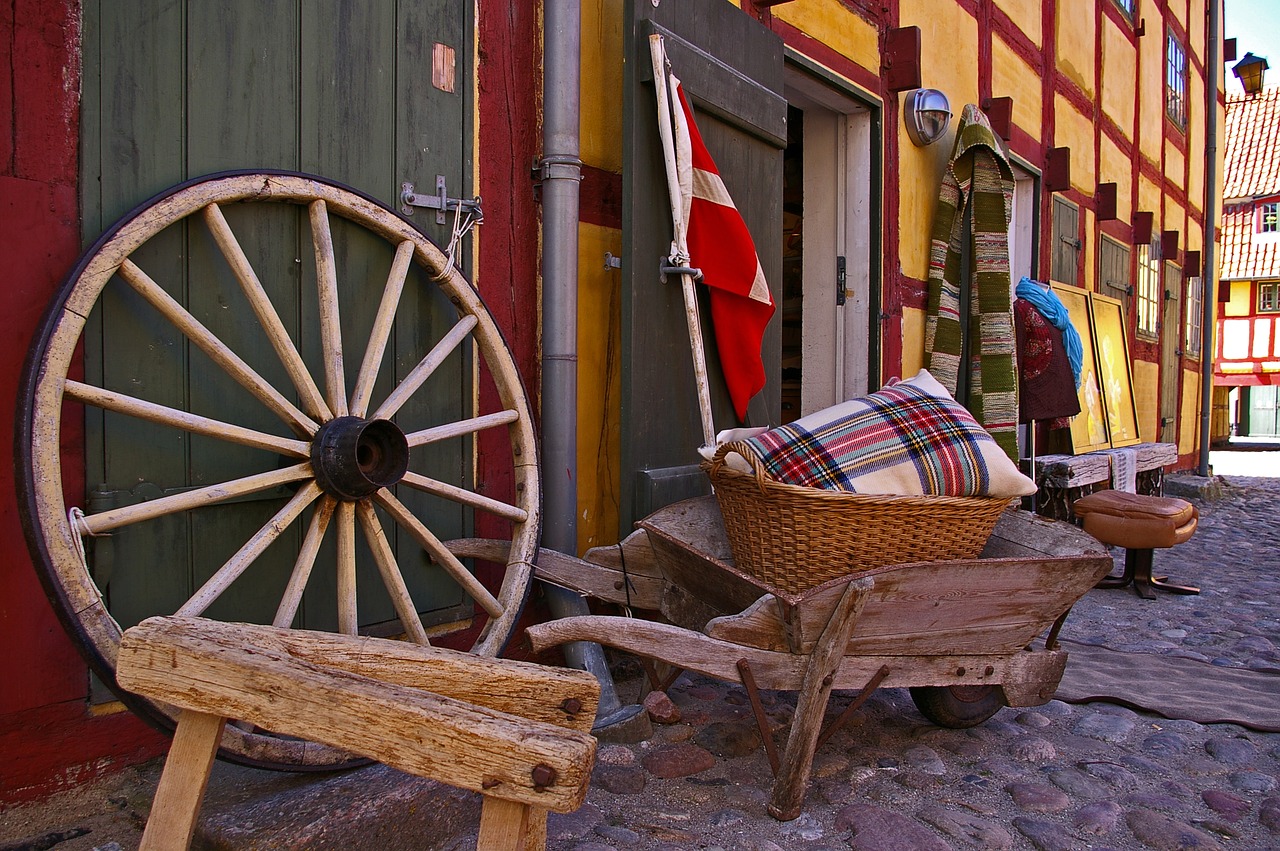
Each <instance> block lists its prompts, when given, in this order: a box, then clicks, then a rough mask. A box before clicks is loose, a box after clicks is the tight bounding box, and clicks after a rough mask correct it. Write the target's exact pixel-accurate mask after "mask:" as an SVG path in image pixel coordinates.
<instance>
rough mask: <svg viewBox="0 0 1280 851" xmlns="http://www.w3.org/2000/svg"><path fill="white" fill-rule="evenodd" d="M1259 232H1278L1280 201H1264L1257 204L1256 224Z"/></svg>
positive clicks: (1279, 227) (1279, 228) (1271, 233)
mask: <svg viewBox="0 0 1280 851" xmlns="http://www.w3.org/2000/svg"><path fill="white" fill-rule="evenodd" d="M1256 230H1257V232H1258V233H1261V234H1268V235H1274V234H1280V201H1264V202H1263V203H1261V204H1259V205H1258V224H1257V228H1256Z"/></svg>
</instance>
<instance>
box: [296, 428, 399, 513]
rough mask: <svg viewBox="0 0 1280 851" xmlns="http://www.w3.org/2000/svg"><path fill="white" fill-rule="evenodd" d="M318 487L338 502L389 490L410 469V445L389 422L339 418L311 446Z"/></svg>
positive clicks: (317, 434) (319, 434)
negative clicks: (381, 489)
mask: <svg viewBox="0 0 1280 851" xmlns="http://www.w3.org/2000/svg"><path fill="white" fill-rule="evenodd" d="M311 467H312V469H313V470H314V472H315V476H316V484H318V485H320V487H321V488H322V489H324V491H325V493H328V494H331V495H332V496H336V497H337V498H339V499H345V500H357V499H364V498H365V497H368V496H371V495H372V494H374V493H375V492H376V491H377V490H378V489H379V488H389V487H391V486H392V485H394V484H395V483H396V482H398V481H400V479H401V478H403V477H404V474H405V471H406V470H408V469H409V441H408V440H407V439H405V436H404V432H402V431H401V430H400V428H399V426H397V425H396V424H395V423H393V422H391V421H390V420H366V419H363V418H361V417H337V418H335V419H332V420H329V422H327V423H325V424H324V425H322V426H321V427H320V430H319V431H318V432H316V436H315V439H314V440H313V441H312V443H311Z"/></svg>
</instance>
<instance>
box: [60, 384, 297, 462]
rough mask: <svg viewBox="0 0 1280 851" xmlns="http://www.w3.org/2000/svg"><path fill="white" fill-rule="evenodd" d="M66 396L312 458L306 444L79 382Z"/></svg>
mask: <svg viewBox="0 0 1280 851" xmlns="http://www.w3.org/2000/svg"><path fill="white" fill-rule="evenodd" d="M63 392H64V393H65V394H66V396H67V397H68V398H70V399H75V400H76V401H77V402H83V403H85V404H86V405H95V406H97V407H99V408H105V409H107V410H108V411H115V412H116V413H118V414H127V415H128V416H131V417H137V418H139V419H142V420H146V421H147V422H152V423H159V424H161V425H167V426H173V427H174V428H179V429H182V430H183V431H189V432H192V433H194V434H203V435H205V436H207V437H216V438H220V439H222V440H228V441H231V442H232V443H241V444H244V445H245V446H254V447H257V448H258V449H269V450H271V451H273V452H281V453H284V454H285V455H295V456H297V457H299V458H306V457H308V456H309V455H310V454H311V445H310V444H309V443H306V442H305V441H301V440H293V439H292V438H288V437H277V436H276V435H274V434H266V433H264V432H260V431H254V430H253V429H249V428H244V427H242V426H238V425H232V424H231V423H224V422H222V421H221V420H215V419H211V418H209V417H202V416H200V415H199V414H190V413H187V412H186V411H179V410H177V409H176V408H170V407H168V406H165V405H157V404H156V403H154V402H148V401H146V400H144V399H137V398H134V397H133V396H126V395H125V394H123V393H116V392H114V391H112V390H104V389H102V388H101V387H94V386H93V385H91V384H83V383H81V382H79V381H72V380H70V379H68V380H67V383H66V385H65V388H64V391H63Z"/></svg>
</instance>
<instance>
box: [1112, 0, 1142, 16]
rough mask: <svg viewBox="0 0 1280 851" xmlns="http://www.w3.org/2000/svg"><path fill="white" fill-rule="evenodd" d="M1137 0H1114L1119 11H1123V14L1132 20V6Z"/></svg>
mask: <svg viewBox="0 0 1280 851" xmlns="http://www.w3.org/2000/svg"><path fill="white" fill-rule="evenodd" d="M1136 2H1137V0H1116V5H1117V6H1119V7H1120V11H1121V12H1124V16H1125V17H1126V18H1128V19H1129V20H1131V21H1132V20H1133V7H1134V4H1135V3H1136Z"/></svg>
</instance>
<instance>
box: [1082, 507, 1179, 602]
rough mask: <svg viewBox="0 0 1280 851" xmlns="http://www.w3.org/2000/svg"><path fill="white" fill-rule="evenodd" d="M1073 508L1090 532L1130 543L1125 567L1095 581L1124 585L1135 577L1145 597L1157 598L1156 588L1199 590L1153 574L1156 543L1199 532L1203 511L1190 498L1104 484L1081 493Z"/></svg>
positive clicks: (1104, 539) (1159, 545)
mask: <svg viewBox="0 0 1280 851" xmlns="http://www.w3.org/2000/svg"><path fill="white" fill-rule="evenodd" d="M1073 509H1074V510H1075V513H1076V516H1078V517H1080V518H1082V519H1083V520H1084V530H1085V531H1086V532H1088V533H1089V534H1090V535H1093V537H1095V538H1097V539H1098V540H1099V541H1101V542H1102V543H1104V544H1110V545H1111V546H1113V547H1124V548H1125V555H1124V573H1123V574H1121V575H1120V576H1108V577H1106V578H1105V579H1103V580H1102V581H1101V582H1099V583H1098V584H1097V586H1095V587H1098V588H1124V587H1125V586H1127V585H1128V584H1129V583H1131V582H1132V583H1133V590H1134V591H1135V592H1137V594H1138V596H1139V597H1142V598H1143V599H1144V600H1154V599H1155V598H1156V595H1155V594H1154V593H1153V591H1152V589H1154V588H1160V589H1162V590H1165V591H1170V592H1172V593H1174V594H1199V593H1200V589H1199V588H1194V587H1192V586H1190V585H1174V584H1172V583H1170V582H1166V581H1165V579H1166V577H1153V576H1152V575H1151V561H1152V551H1153V550H1154V549H1156V548H1160V549H1164V548H1167V547H1174V546H1177V545H1178V544H1181V543H1182V542H1183V541H1186V540H1188V539H1189V538H1190V537H1191V536H1192V535H1193V534H1195V531H1196V523H1197V522H1199V519H1200V513H1199V512H1198V511H1196V507H1195V506H1194V505H1192V504H1191V503H1189V502H1187V501H1186V500H1185V499H1177V498H1174V497H1166V496H1141V495H1138V494H1132V493H1124V492H1123V491H1116V490H1102V491H1097V492H1095V493H1091V494H1089V495H1088V496H1084V497H1081V498H1080V499H1077V500H1076V501H1075V503H1074V505H1073Z"/></svg>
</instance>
